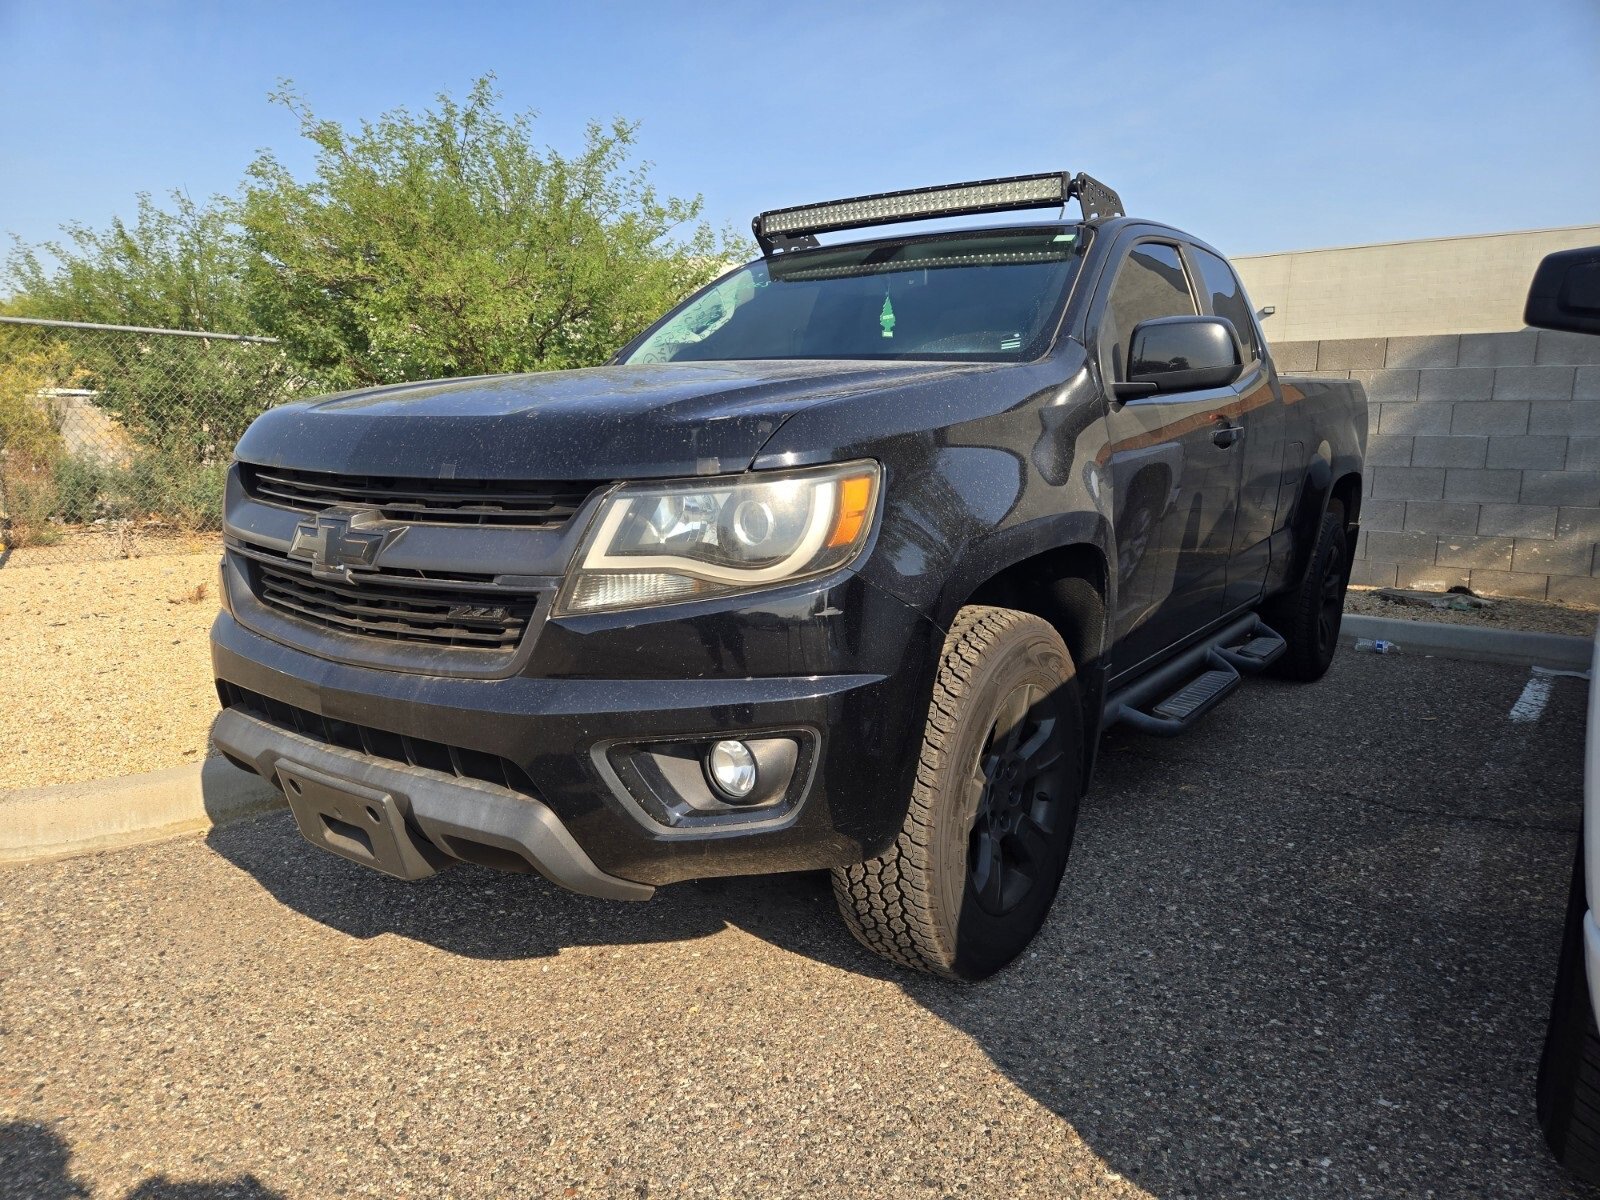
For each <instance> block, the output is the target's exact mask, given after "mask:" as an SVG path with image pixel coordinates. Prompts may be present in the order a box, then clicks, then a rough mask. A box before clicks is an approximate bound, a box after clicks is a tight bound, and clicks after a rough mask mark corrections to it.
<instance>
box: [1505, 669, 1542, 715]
mask: <svg viewBox="0 0 1600 1200" xmlns="http://www.w3.org/2000/svg"><path fill="white" fill-rule="evenodd" d="M1548 703H1550V677H1549V676H1547V675H1535V676H1533V677H1532V678H1530V679H1529V680H1528V682H1527V683H1526V684H1524V685H1523V688H1522V695H1521V696H1519V697H1518V698H1517V702H1516V703H1515V704H1513V705H1512V706H1511V719H1512V720H1513V721H1537V720H1538V719H1539V715H1540V714H1541V713H1543V712H1544V706H1545V705H1546V704H1548Z"/></svg>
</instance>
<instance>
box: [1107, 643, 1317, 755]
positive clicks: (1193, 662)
mask: <svg viewBox="0 0 1600 1200" xmlns="http://www.w3.org/2000/svg"><path fill="white" fill-rule="evenodd" d="M1288 648H1289V647H1288V643H1286V642H1285V641H1284V640H1283V638H1282V637H1280V636H1279V635H1278V633H1277V631H1276V630H1274V629H1272V628H1271V627H1270V626H1268V625H1267V624H1265V623H1264V622H1263V621H1262V620H1261V618H1260V617H1258V616H1256V615H1254V614H1253V613H1252V614H1251V615H1249V616H1246V617H1241V618H1239V620H1237V621H1235V622H1233V623H1232V624H1231V625H1227V626H1224V627H1223V628H1222V629H1221V630H1219V631H1218V632H1217V633H1216V634H1214V635H1213V636H1211V637H1209V638H1207V639H1206V640H1205V641H1203V642H1201V643H1200V644H1199V645H1197V646H1192V647H1190V648H1189V649H1188V650H1185V651H1184V652H1183V653H1182V654H1180V655H1178V657H1177V658H1175V659H1173V660H1172V661H1171V662H1169V663H1165V664H1163V665H1162V666H1160V667H1157V668H1156V669H1155V670H1154V671H1152V672H1151V673H1150V674H1148V675H1146V676H1145V677H1144V678H1142V679H1139V680H1136V681H1134V682H1133V683H1132V684H1130V685H1129V686H1128V687H1126V688H1123V689H1121V690H1120V691H1118V692H1117V693H1116V694H1115V695H1113V696H1112V697H1111V699H1110V701H1109V702H1108V703H1107V704H1106V715H1105V720H1104V722H1103V723H1102V727H1103V728H1106V729H1109V728H1110V727H1111V726H1113V725H1115V724H1117V722H1119V721H1121V722H1124V723H1126V724H1128V725H1131V726H1133V727H1134V728H1135V729H1137V730H1139V732H1141V733H1149V734H1154V735H1156V736H1157V737H1176V736H1177V735H1178V734H1180V733H1183V732H1184V731H1185V730H1187V729H1189V728H1191V727H1192V726H1193V725H1194V724H1195V722H1197V721H1198V720H1200V718H1201V717H1203V716H1205V715H1206V713H1208V712H1210V711H1211V710H1212V709H1213V708H1215V707H1216V706H1217V705H1219V704H1221V703H1222V701H1223V700H1225V699H1227V697H1228V696H1229V695H1230V694H1231V693H1232V692H1233V690H1234V689H1235V688H1236V687H1238V686H1239V684H1240V683H1241V682H1242V680H1243V677H1244V675H1248V674H1254V673H1256V672H1258V671H1262V670H1265V669H1266V668H1267V667H1268V666H1270V665H1271V664H1272V663H1273V662H1275V661H1276V660H1277V658H1278V656H1279V655H1281V654H1282V653H1283V652H1284V651H1285V650H1287V649H1288Z"/></svg>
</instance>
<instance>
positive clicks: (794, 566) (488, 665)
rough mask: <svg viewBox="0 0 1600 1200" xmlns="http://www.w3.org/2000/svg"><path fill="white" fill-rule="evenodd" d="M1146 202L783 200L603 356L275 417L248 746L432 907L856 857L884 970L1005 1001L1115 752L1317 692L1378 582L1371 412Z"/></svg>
mask: <svg viewBox="0 0 1600 1200" xmlns="http://www.w3.org/2000/svg"><path fill="white" fill-rule="evenodd" d="M1070 200H1076V201H1077V202H1078V204H1079V205H1080V207H1081V208H1082V210H1083V215H1082V218H1081V219H1079V220H1069V219H1067V217H1066V207H1067V204H1068V202H1069V201H1070ZM1121 207H1122V206H1121V201H1120V200H1119V199H1118V197H1117V196H1116V194H1115V193H1114V192H1112V191H1111V190H1110V189H1108V188H1106V187H1105V186H1104V185H1102V184H1099V183H1097V182H1096V181H1095V180H1093V179H1090V178H1089V177H1088V176H1085V175H1077V176H1070V175H1068V174H1064V173H1053V174H1045V175H1036V176H1022V177H1017V178H1010V179H999V180H985V181H981V182H977V183H967V184H956V185H950V186H947V187H938V188H923V189H918V190H915V191H909V192H897V193H889V194H884V195H875V196H866V197H860V198H857V199H852V200H844V201H836V202H830V203H825V204H813V205H807V206H804V207H800V208H790V209H782V210H777V211H772V212H767V213H763V214H762V215H761V216H759V217H758V218H756V221H755V233H756V238H757V241H758V242H759V244H760V246H761V250H762V256H761V258H760V259H758V260H757V261H755V262H752V263H750V264H749V265H747V266H744V267H742V268H740V269H737V270H734V271H731V272H730V273H728V274H726V275H724V276H723V277H722V278H721V279H719V280H717V281H716V282H715V283H713V284H711V285H710V286H709V287H707V288H705V289H704V290H703V291H701V292H699V293H698V294H696V295H694V296H692V297H691V298H690V299H689V300H687V301H686V302H685V303H684V304H682V305H681V306H679V307H678V308H677V309H675V310H674V311H672V312H670V313H668V314H667V315H666V316H665V317H663V318H662V319H661V320H660V321H659V322H657V323H656V324H655V325H654V326H652V327H651V328H650V329H648V330H646V331H645V332H644V333H643V334H641V335H640V336H639V337H638V338H636V339H635V340H634V341H633V342H631V343H630V344H628V345H627V346H626V347H625V348H624V349H623V350H622V351H621V352H620V353H619V354H618V355H617V356H616V358H615V359H614V360H613V361H612V362H611V363H610V364H609V365H607V366H604V367H598V368H594V369H590V370H582V371H567V372H560V373H555V374H547V375H518V376H490V377H484V378H474V379H454V380H446V381H442V382H433V383H412V384H403V385H399V386H393V387H383V388H376V389H372V390H369V391H362V392H354V393H349V394H346V395H341V396H334V397H330V398H327V399H322V400H315V401H309V402H304V403H297V404H290V405H286V406H284V407H281V408H277V409H273V410H272V411H270V412H268V413H266V414H265V415H264V416H262V417H261V418H260V419H259V420H257V421H256V422H255V424H254V425H252V426H251V428H250V429H249V431H248V432H247V433H246V434H245V436H244V438H243V439H242V440H241V441H240V443H239V447H238V454H237V464H236V465H235V467H234V468H233V470H232V473H231V475H230V478H229V481H228V488H227V497H226V512H225V519H226V528H225V536H226V555H225V558H224V560H223V566H222V573H223V580H222V583H223V587H222V597H223V604H224V608H225V611H224V612H223V613H222V614H221V615H220V616H219V617H218V619H217V622H216V625H215V628H214V629H213V633H212V643H213V659H214V663H215V668H216V680H217V688H218V692H219V694H220V697H221V701H222V705H223V712H222V713H221V715H220V716H219V717H218V719H217V722H216V725H215V729H214V737H215V741H216V744H217V745H218V746H219V747H220V748H221V750H222V751H223V752H224V753H225V754H226V755H227V757H228V758H229V759H230V760H232V761H233V762H234V763H235V764H237V765H238V766H240V767H244V768H246V769H249V770H252V771H256V772H258V773H260V774H261V775H262V776H264V777H266V778H267V779H270V780H273V781H275V782H276V783H277V784H278V786H280V787H281V788H282V789H283V790H284V792H285V794H286V796H287V798H288V801H289V804H290V806H291V808H292V809H293V812H294V814H295V817H296V819H297V820H298V822H299V825H300V828H301V829H302V831H303V832H304V833H305V835H306V836H307V837H308V838H309V839H310V840H311V841H313V842H315V843H316V844H318V845H321V846H323V847H325V848H327V849H330V850H333V851H335V852H337V853H339V854H342V855H344V856H346V857H348V858H351V859H354V860H355V861H357V862H361V863H365V864H367V865H370V866H373V867H376V868H378V869H379V870H382V871H386V872H388V873H389V874H391V875H396V876H399V877H401V878H406V879H420V878H422V877H425V876H428V875H431V874H433V873H434V872H435V871H437V870H439V869H440V868H442V867H444V866H446V865H448V864H451V863H455V862H460V861H466V862H471V863H478V864H482V865H486V866H491V867H497V868H502V869H506V870H514V871H528V870H534V871H538V872H540V873H541V874H543V875H545V876H546V877H548V878H549V879H550V880H552V881H553V882H555V883H557V884H560V885H562V886H564V887H567V888H571V889H573V890H575V891H578V892H582V893H586V894H588V895H592V896H600V897H607V898H612V899H631V900H644V899H647V898H648V897H649V896H650V895H651V894H652V892H653V890H654V889H655V888H656V887H657V886H659V885H662V884H668V883H673V882H675V881H679V880H684V879H691V878H697V877H705V876H715V875H732V874H754V873H765V872H776V871H794V870H810V869H821V868H830V869H831V870H832V871H833V878H834V884H835V891H836V894H837V897H838V902H839V907H840V909H841V911H842V912H843V914H844V918H845V920H846V922H847V923H848V924H849V926H850V928H851V930H852V931H853V932H854V933H855V935H856V936H857V937H858V938H860V940H861V941H862V942H864V943H865V944H866V945H867V946H869V947H871V948H872V949H873V950H876V951H878V952H879V953H881V954H883V955H885V956H887V957H888V958H890V959H891V960H893V961H895V962H897V963H900V964H903V965H905V966H909V967H915V968H921V969H924V970H929V971H934V972H938V973H941V974H945V975H949V976H956V977H962V978H981V977H983V976H985V975H988V974H990V973H991V972H993V971H995V970H997V969H998V968H1000V967H1001V966H1003V965H1004V964H1005V963H1006V962H1008V961H1009V960H1010V959H1012V958H1013V957H1014V956H1015V955H1016V954H1017V953H1018V952H1019V951H1020V950H1021V949H1022V948H1023V947H1024V946H1025V945H1026V944H1027V943H1028V941H1029V939H1030V938H1031V937H1032V936H1033V935H1034V933H1035V932H1036V931H1037V930H1038V928H1039V926H1040V924H1041V923H1042V922H1043V920H1044V918H1045V915H1046V913H1047V912H1048V910H1049V908H1050V905H1051V903H1052V901H1053V900H1054V898H1055V895H1056V891H1057V888H1058V886H1059V883H1060V880H1061V876H1062V872H1063V869H1064V868H1065V866H1066V862H1067V853H1068V849H1069V847H1070V846H1071V843H1072V835H1073V828H1074V825H1075V823H1076V820H1077V814H1078V805H1079V801H1080V798H1081V797H1082V796H1083V794H1084V790H1085V788H1086V787H1087V786H1088V782H1089V779H1090V775H1091V770H1092V767H1093V763H1094V757H1095V748H1096V745H1097V742H1098V741H1099V737H1100V733H1101V731H1102V730H1103V729H1105V728H1107V727H1108V726H1110V725H1112V724H1114V723H1117V722H1124V723H1127V724H1129V725H1132V726H1133V727H1135V728H1137V729H1139V730H1141V731H1144V732H1146V733H1149V734H1157V735H1165V734H1174V733H1179V732H1181V731H1183V730H1185V729H1187V728H1189V727H1190V726H1191V725H1193V724H1194V723H1195V722H1196V721H1197V720H1199V719H1200V718H1201V717H1202V716H1203V714H1205V713H1206V712H1207V711H1208V710H1209V709H1210V708H1211V707H1212V706H1213V705H1215V704H1216V703H1217V702H1218V701H1220V700H1221V699H1222V698H1224V697H1225V696H1226V695H1227V694H1228V692H1229V691H1230V690H1231V689H1233V688H1234V687H1235V686H1237V685H1238V684H1239V682H1240V679H1241V677H1242V676H1243V675H1245V674H1248V673H1250V672H1254V671H1259V670H1263V669H1267V668H1271V669H1274V670H1276V671H1278V672H1280V673H1282V674H1285V675H1288V676H1290V677H1292V678H1295V679H1302V680H1311V679H1316V678H1317V677H1319V676H1320V675H1322V673H1323V672H1324V671H1325V670H1326V669H1327V667H1328V664H1329V662H1330V660H1331V659H1332V656H1333V653H1334V647H1335V639H1336V637H1337V634H1338V629H1339V619H1340V612H1341V608H1342V604H1343V597H1344V588H1345V583H1346V580H1347V578H1348V575H1349V568H1350V561H1351V558H1352V555H1353V553H1354V545H1355V538H1356V531H1357V521H1358V518H1359V515H1360V507H1361V495H1362V486H1361V471H1362V454H1363V448H1364V445H1365V440H1366V404H1365V398H1364V396H1363V394H1362V391H1361V389H1360V387H1359V385H1356V384H1351V383H1348V382H1345V381H1343V380H1334V381H1328V380H1312V379H1286V378H1282V377H1280V376H1279V375H1278V373H1277V371H1276V370H1275V369H1274V367H1273V363H1272V358H1271V355H1270V353H1269V352H1268V349H1267V346H1266V343H1265V341H1264V340H1263V338H1262V336H1261V330H1260V328H1259V326H1258V324H1257V322H1256V319H1255V315H1254V313H1253V312H1252V310H1251V307H1250V303H1249V301H1248V300H1247V298H1246V296H1245V293H1244V290H1243V288H1242V287H1241V286H1240V284H1239V281H1238V278H1237V277H1236V276H1235V274H1234V272H1233V270H1232V269H1231V268H1230V267H1229V265H1228V263H1227V262H1226V261H1225V260H1224V259H1223V258H1222V256H1221V255H1220V254H1218V253H1217V252H1216V251H1214V250H1212V249H1211V248H1210V247H1208V246H1206V245H1205V244H1204V243H1202V242H1200V241H1197V240H1196V239H1194V238H1192V237H1190V236H1189V235H1187V234H1184V233H1180V232H1179V231H1178V230H1176V229H1172V228H1169V227H1167V226H1165V225H1159V224H1156V223H1153V222H1150V221H1145V220H1137V219H1133V218H1129V217H1125V216H1123V215H1122V211H1121ZM1026 209H1055V210H1058V211H1056V212H1051V213H1048V214H1047V215H1046V219H1042V220H1039V221H1036V222H1030V223H1016V222H1017V218H1015V217H1013V218H1010V221H1011V222H1012V223H1005V224H998V225H994V224H991V225H989V226H986V227H977V223H974V222H970V221H969V222H966V224H965V227H960V228H946V229H944V230H943V231H939V232H917V233H915V234H914V235H911V234H905V233H903V232H892V231H887V230H880V233H882V234H883V236H877V237H873V238H872V239H871V240H857V241H842V242H832V244H829V245H826V246H823V245H819V244H818V240H817V235H818V234H833V233H837V232H840V231H844V230H852V229H862V228H866V227H869V226H880V227H881V226H889V225H895V226H898V227H900V228H901V229H903V228H904V226H905V225H906V224H908V223H911V222H920V221H926V220H929V219H933V218H942V217H954V216H970V215H971V214H974V213H996V212H1008V211H1021V210H1026ZM530 919H533V918H530Z"/></svg>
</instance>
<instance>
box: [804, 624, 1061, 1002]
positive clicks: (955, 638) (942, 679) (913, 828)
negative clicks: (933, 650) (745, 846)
mask: <svg viewBox="0 0 1600 1200" xmlns="http://www.w3.org/2000/svg"><path fill="white" fill-rule="evenodd" d="M1030 624H1033V625H1039V626H1042V627H1043V628H1045V629H1048V630H1050V632H1051V634H1052V636H1054V632H1055V631H1054V630H1053V629H1051V627H1050V625H1049V624H1048V623H1047V622H1045V621H1044V620H1042V619H1041V618H1039V617H1035V616H1032V615H1030V614H1028V613H1023V612H1017V611H1015V610H1014V609H1008V608H989V607H984V606H979V605H973V606H969V607H967V608H963V609H962V610H961V611H960V612H959V613H958V614H957V615H956V619H955V620H954V621H953V622H952V623H951V626H950V632H949V634H948V635H946V637H945V642H944V650H943V652H942V654H941V657H940V662H939V673H938V677H937V678H936V680H935V681H934V685H933V700H932V703H930V704H929V706H928V720H927V723H926V725H925V726H924V728H923V734H922V746H921V749H920V751H919V754H918V761H917V771H916V778H915V781H914V782H913V784H912V788H911V803H910V806H909V807H908V808H907V810H906V817H905V822H904V824H903V825H902V826H901V829H900V834H899V836H898V837H897V838H896V839H895V842H894V844H893V845H892V846H890V847H889V849H888V850H886V851H885V852H884V853H883V854H881V855H879V856H878V857H877V858H873V859H869V860H867V861H866V862H864V863H861V864H860V865H858V866H846V867H835V868H834V870H833V895H834V899H835V900H836V901H837V903H838V906H839V912H840V914H841V915H842V916H843V917H844V921H845V924H846V926H847V927H848V928H849V930H850V932H851V933H852V934H854V935H855V937H856V939H857V940H858V941H860V942H861V944H862V945H864V946H866V947H867V948H868V949H869V950H872V951H874V952H876V953H877V954H880V955H882V956H883V957H884V958H887V959H888V960H889V961H891V962H895V963H898V964H900V965H901V966H904V967H910V968H912V969H913V970H918V971H927V972H930V973H932V974H935V975H942V976H944V977H945V978H947V979H955V978H959V976H957V975H956V973H955V972H954V971H952V970H951V969H950V966H949V965H948V964H949V963H950V962H951V961H953V959H954V958H955V947H953V946H948V945H945V944H944V942H945V937H944V935H943V934H942V933H941V931H940V929H939V927H938V925H937V923H936V921H935V918H934V913H933V911H932V909H931V907H930V905H931V903H932V896H933V894H934V893H933V888H934V882H933V878H932V876H933V861H932V856H933V854H934V853H935V852H936V846H937V839H936V837H935V833H934V828H935V827H934V823H935V820H936V818H937V811H936V809H937V805H938V803H939V800H940V793H939V788H938V772H939V770H940V768H941V767H942V766H943V765H944V762H945V759H946V757H947V756H948V753H949V751H948V747H949V744H950V742H951V741H952V740H953V739H954V738H955V737H956V735H957V731H958V730H959V728H960V722H961V715H962V708H963V705H964V703H965V701H966V698H967V695H968V693H969V692H970V690H971V685H972V677H973V673H974V672H975V671H976V670H977V668H978V666H979V664H980V663H981V661H982V659H983V656H984V655H985V654H986V653H988V652H989V651H990V650H991V649H992V648H993V647H994V645H995V643H996V642H997V641H998V640H999V638H1000V637H1001V636H1002V635H1003V634H1004V633H1006V632H1007V631H1008V630H1011V629H1015V628H1019V627H1026V626H1028V625H1030Z"/></svg>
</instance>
